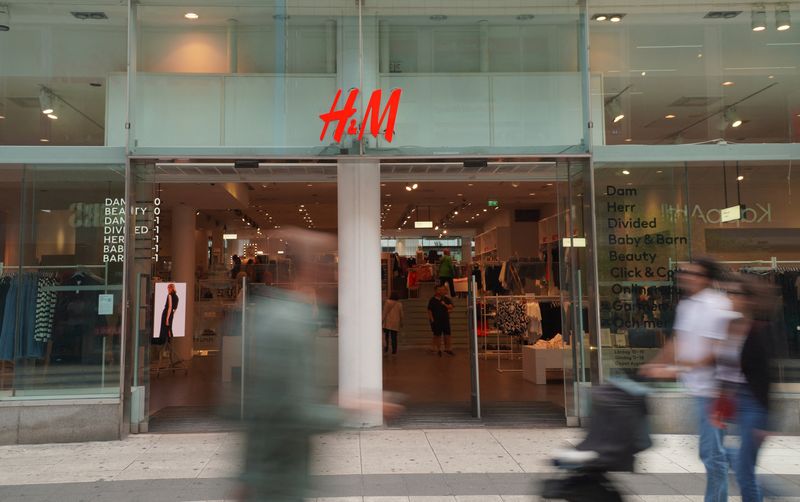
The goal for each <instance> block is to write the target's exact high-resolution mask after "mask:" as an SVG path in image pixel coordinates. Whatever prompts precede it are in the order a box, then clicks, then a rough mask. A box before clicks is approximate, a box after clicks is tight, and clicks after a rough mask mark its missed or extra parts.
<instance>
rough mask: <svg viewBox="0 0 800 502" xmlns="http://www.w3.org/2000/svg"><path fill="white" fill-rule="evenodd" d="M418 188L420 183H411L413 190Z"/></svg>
mask: <svg viewBox="0 0 800 502" xmlns="http://www.w3.org/2000/svg"><path fill="white" fill-rule="evenodd" d="M417 188H419V185H417V184H416V183H414V184H413V185H411V189H412V190H416V189H417Z"/></svg>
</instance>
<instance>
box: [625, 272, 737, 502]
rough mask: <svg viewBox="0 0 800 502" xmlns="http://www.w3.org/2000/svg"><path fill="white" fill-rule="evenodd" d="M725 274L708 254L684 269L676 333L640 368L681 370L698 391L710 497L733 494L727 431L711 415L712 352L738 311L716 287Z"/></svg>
mask: <svg viewBox="0 0 800 502" xmlns="http://www.w3.org/2000/svg"><path fill="white" fill-rule="evenodd" d="M721 279H722V273H721V268H720V266H719V265H718V264H717V263H716V262H715V261H713V260H711V259H708V258H702V259H699V260H696V261H694V262H693V263H691V264H689V265H687V266H685V267H684V268H683V269H682V270H680V271H679V274H678V286H679V287H680V288H681V291H682V293H683V294H684V297H683V299H682V300H681V301H680V302H679V303H678V306H677V308H676V318H675V325H674V336H673V337H672V339H671V340H670V341H669V342H667V343H666V344H665V346H664V349H663V350H662V351H661V352H660V353H659V354H658V355H657V356H656V357H655V358H654V359H653V361H652V362H651V363H649V364H647V365H645V366H643V367H642V369H641V373H642V374H644V375H646V376H649V377H652V378H673V377H675V376H678V377H679V378H680V380H681V382H682V383H683V385H684V386H685V387H686V389H687V391H688V392H689V394H691V395H692V396H694V399H695V409H696V414H697V415H696V416H697V423H698V434H699V450H700V459H701V460H702V462H703V465H704V466H705V468H706V493H705V502H725V501H726V500H727V499H728V466H729V463H730V461H729V458H728V455H727V453H726V450H725V448H724V446H723V431H722V429H719V428H717V427H715V426H714V424H713V423H712V421H711V419H710V414H711V408H712V406H713V404H714V401H715V399H716V397H717V394H718V386H717V381H716V379H715V378H714V374H715V369H714V366H713V362H712V361H713V357H712V355H713V352H714V348H715V345H716V343H717V342H719V341H723V340H725V339H726V338H727V336H728V329H729V325H730V322H731V320H732V319H734V318H736V317H739V314H738V313H736V312H734V311H733V309H732V303H731V301H730V299H729V298H728V296H727V295H726V294H725V293H724V292H722V291H720V290H718V289H717V286H718V282H719V281H720V280H721Z"/></svg>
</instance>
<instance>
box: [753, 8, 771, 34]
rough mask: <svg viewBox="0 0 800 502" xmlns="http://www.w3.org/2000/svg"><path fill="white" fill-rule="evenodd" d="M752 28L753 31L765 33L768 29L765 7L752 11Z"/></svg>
mask: <svg viewBox="0 0 800 502" xmlns="http://www.w3.org/2000/svg"><path fill="white" fill-rule="evenodd" d="M750 28H751V29H752V30H753V31H764V30H766V29H767V11H766V9H765V8H764V6H763V5H759V6H757V7H754V8H753V10H751V11H750Z"/></svg>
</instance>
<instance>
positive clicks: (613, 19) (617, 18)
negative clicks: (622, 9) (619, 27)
mask: <svg viewBox="0 0 800 502" xmlns="http://www.w3.org/2000/svg"><path fill="white" fill-rule="evenodd" d="M622 16H624V14H611V17H609V18H608V20H609V21H611V22H612V23H618V22H620V21H622Z"/></svg>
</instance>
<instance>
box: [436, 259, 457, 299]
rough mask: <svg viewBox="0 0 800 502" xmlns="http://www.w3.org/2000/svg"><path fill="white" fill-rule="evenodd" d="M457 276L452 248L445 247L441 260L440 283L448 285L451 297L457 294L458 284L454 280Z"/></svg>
mask: <svg viewBox="0 0 800 502" xmlns="http://www.w3.org/2000/svg"><path fill="white" fill-rule="evenodd" d="M453 277H455V267H454V266H453V258H452V257H451V256H450V250H449V249H445V250H444V255H443V256H442V259H441V260H440V261H439V284H441V285H442V286H444V285H445V284H447V287H448V289H449V292H450V297H451V298H453V297H454V296H456V286H455V282H454V281H453Z"/></svg>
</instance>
